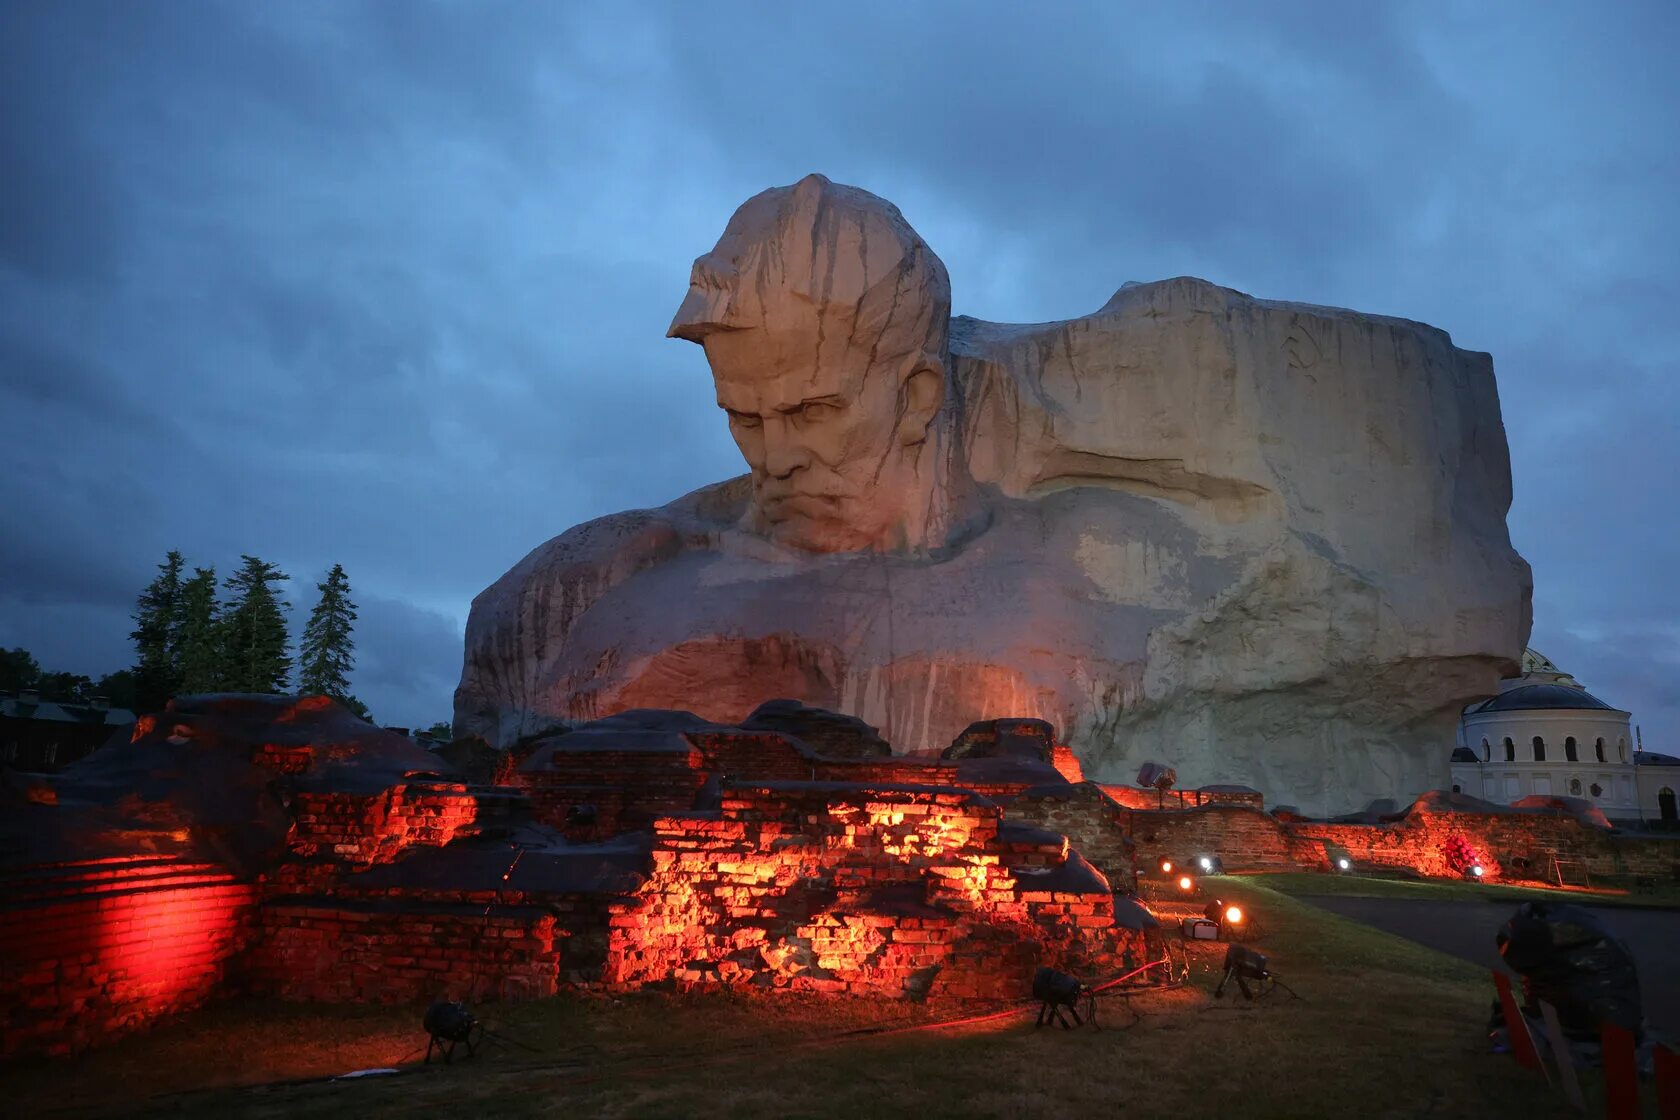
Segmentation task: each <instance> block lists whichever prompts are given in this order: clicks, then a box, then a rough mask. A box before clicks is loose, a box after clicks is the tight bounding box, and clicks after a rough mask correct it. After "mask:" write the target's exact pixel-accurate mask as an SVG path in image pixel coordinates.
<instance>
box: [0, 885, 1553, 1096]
mask: <svg viewBox="0 0 1680 1120" xmlns="http://www.w3.org/2000/svg"><path fill="white" fill-rule="evenodd" d="M1275 878H1277V877H1273V876H1268V877H1265V878H1264V879H1253V880H1238V879H1224V880H1220V881H1219V883H1218V884H1217V889H1218V890H1219V891H1220V894H1221V897H1223V898H1225V899H1226V900H1227V901H1228V902H1238V903H1240V904H1241V905H1243V906H1244V907H1246V908H1247V909H1248V911H1249V913H1250V914H1251V915H1252V917H1253V925H1252V927H1251V932H1252V935H1253V936H1254V937H1255V938H1256V939H1257V940H1256V945H1257V947H1259V948H1260V949H1262V950H1263V951H1264V952H1266V953H1267V954H1268V955H1269V956H1270V958H1271V961H1272V965H1273V968H1274V970H1275V971H1276V972H1277V974H1278V975H1279V976H1281V977H1282V978H1283V979H1285V980H1286V981H1287V982H1288V984H1289V985H1290V986H1291V987H1292V988H1294V989H1295V990H1296V991H1297V992H1298V993H1299V994H1300V995H1301V997H1302V999H1301V1000H1292V999H1290V998H1289V996H1288V995H1287V994H1285V993H1284V992H1282V991H1279V992H1276V993H1274V994H1273V995H1272V996H1270V997H1268V998H1267V999H1266V1000H1263V1001H1259V1002H1256V1003H1252V1004H1249V1003H1245V1002H1243V1001H1241V1000H1240V998H1234V997H1233V996H1227V998H1226V999H1225V1000H1223V1001H1215V1000H1213V999H1212V997H1211V995H1210V993H1211V990H1212V988H1213V986H1214V984H1215V983H1216V981H1217V978H1218V977H1217V966H1218V963H1219V960H1220V959H1221V958H1222V956H1223V954H1224V949H1225V946H1223V945H1217V944H1204V945H1200V946H1196V947H1195V949H1194V952H1193V955H1192V960H1191V972H1190V976H1189V982H1188V984H1187V985H1186V986H1184V987H1182V988H1180V989H1177V990H1172V991H1166V992H1159V993H1154V994H1150V995H1144V996H1137V997H1133V998H1132V1000H1131V1003H1132V1006H1133V1010H1134V1011H1135V1012H1137V1013H1138V1014H1139V1015H1141V1018H1140V1019H1138V1020H1137V1021H1136V1022H1135V1023H1132V1016H1131V1015H1129V1014H1128V1013H1127V1011H1126V1009H1125V1007H1124V1006H1123V1005H1122V1002H1121V1001H1120V1000H1106V1001H1104V1002H1103V1004H1102V1005H1101V1008H1100V1010H1101V1016H1100V1017H1101V1019H1102V1020H1103V1024H1104V1029H1102V1030H1078V1031H1067V1032H1064V1031H1061V1030H1042V1031H1035V1030H1034V1029H1033V1027H1032V1017H1031V1014H1030V1013H1024V1014H1020V1015H1016V1016H1013V1017H1010V1018H1008V1019H1006V1020H1002V1021H996V1022H991V1023H983V1024H977V1025H974V1026H971V1027H968V1028H959V1029H943V1030H918V1031H903V1030H900V1028H906V1027H916V1026H919V1025H925V1024H927V1023H930V1022H931V1021H933V1020H934V1019H936V1018H937V1017H938V1016H940V1015H942V1014H948V1013H949V1012H950V1009H948V1008H939V1007H932V1008H926V1007H915V1006H911V1005H907V1004H902V1003H882V1002H873V1001H864V1000H850V999H838V1000H836V999H822V998H817V997H799V996H778V995H767V996H746V995H729V994H708V995H693V996H680V995H670V994H660V993H653V992H643V993H639V994H637V995H635V996H632V997H627V998H623V999H602V998H586V997H578V996H563V997H559V998H555V999H551V1000H545V1001H541V1002H537V1003H529V1004H522V1005H487V1006H485V1007H483V1008H480V1009H479V1010H480V1011H481V1012H483V1013H484V1015H485V1017H486V1021H487V1022H488V1023H489V1024H490V1025H491V1026H492V1027H493V1028H494V1029H496V1030H499V1031H502V1032H504V1033H505V1034H507V1035H508V1036H509V1037H511V1038H516V1039H519V1040H521V1041H523V1042H525V1043H527V1044H529V1045H531V1046H533V1047H535V1048H536V1049H537V1050H538V1051H539V1052H540V1053H538V1054H530V1053H527V1052H525V1051H523V1050H519V1049H517V1048H494V1047H493V1048H491V1049H489V1050H487V1051H485V1052H483V1053H482V1054H481V1055H480V1057H479V1058H476V1059H474V1060H472V1061H466V1062H457V1063H456V1064H455V1065H453V1066H449V1067H442V1066H433V1067H430V1068H427V1069H423V1070H422V1069H416V1070H414V1071H413V1072H409V1073H405V1074H403V1075H402V1076H398V1077H388V1078H379V1079H369V1080H364V1081H352V1082H322V1081H318V1080H317V1081H312V1082H307V1083H291V1084H269V1085H266V1086H263V1087H255V1086H254V1084H253V1083H259V1082H275V1081H281V1080H292V1079H298V1078H320V1077H322V1076H325V1075H329V1074H332V1073H340V1072H346V1071H348V1070H351V1069H356V1068H363V1067H368V1066H375V1065H386V1064H395V1063H397V1062H398V1061H399V1060H402V1059H404V1058H405V1056H406V1057H407V1058H408V1060H409V1061H414V1060H417V1058H418V1050H419V1048H421V1047H422V1046H423V1044H424V1039H423V1038H422V1037H421V1036H420V1031H419V1029H418V1021H419V1009H418V1008H412V1007H410V1008H373V1009H329V1008H308V1007H295V1006H285V1005H278V1004H272V1003H257V1002H245V1003H233V1004H226V1005H223V1006H220V1007H217V1008H213V1009H210V1010H207V1011H204V1012H201V1013H199V1014H197V1015H194V1016H191V1017H188V1018H186V1019H183V1020H180V1021H177V1022H175V1023H172V1024H169V1025H166V1026H164V1027H161V1028H159V1029H157V1030H155V1031H152V1032H149V1033H147V1034H145V1035H142V1036H136V1037H133V1038H129V1039H127V1040H124V1041H123V1042H120V1043H118V1044H116V1045H114V1046H112V1047H109V1048H107V1049H104V1050H101V1051H97V1052H94V1053H91V1054H88V1055H84V1056H83V1057H81V1058H79V1059H76V1060H75V1061H73V1062H69V1063H56V1064H50V1065H44V1066H38V1067H30V1068H20V1067H13V1068H10V1069H6V1070H0V1100H6V1101H7V1102H8V1106H9V1108H12V1109H16V1111H15V1112H14V1113H13V1114H14V1115H30V1116H34V1115H52V1114H54V1112H55V1110H59V1109H68V1110H70V1111H72V1112H76V1113H100V1114H108V1113H140V1114H169V1115H182V1116H202V1117H212V1116H214V1117H223V1116H250V1117H281V1116H286V1117H291V1116H306V1117H355V1118H357V1120H362V1118H365V1117H375V1116H378V1117H384V1116H417V1117H418V1116H425V1117H436V1116H446V1115H447V1116H453V1115H463V1114H467V1113H469V1112H471V1113H481V1114H484V1115H493V1116H508V1117H573V1116H591V1117H593V1116H601V1117H654V1118H657V1117H694V1116H713V1115H716V1116H731V1117H846V1118H848V1120H859V1118H868V1117H875V1116H886V1115H904V1116H915V1117H918V1118H927V1120H935V1118H940V1117H967V1116H1001V1117H1021V1118H1026V1117H1045V1118H1049V1117H1063V1116H1077V1115H1081V1114H1083V1113H1085V1112H1086V1111H1090V1112H1091V1113H1092V1114H1093V1115H1096V1114H1102V1115H1114V1114H1116V1113H1120V1114H1123V1115H1131V1116H1168V1115H1174V1114H1181V1113H1182V1114H1191V1113H1195V1114H1197V1115H1202V1116H1210V1117H1219V1116H1241V1117H1243V1118H1244V1120H1255V1118H1267V1117H1340V1116H1360V1117H1387V1116H1392V1117H1413V1116H1423V1115H1430V1116H1471V1115H1474V1116H1521V1117H1525V1118H1535V1117H1545V1116H1563V1115H1565V1114H1566V1113H1567V1110H1566V1108H1565V1106H1564V1105H1563V1103H1562V1101H1561V1099H1560V1098H1558V1097H1557V1096H1555V1095H1554V1094H1552V1093H1551V1092H1550V1091H1549V1090H1548V1089H1547V1088H1546V1086H1545V1084H1544V1082H1543V1081H1542V1080H1541V1079H1540V1078H1539V1077H1538V1076H1537V1075H1531V1074H1528V1073H1526V1072H1525V1071H1523V1070H1521V1069H1519V1068H1518V1067H1517V1066H1516V1064H1515V1062H1513V1061H1512V1060H1511V1059H1510V1058H1509V1057H1504V1056H1498V1055H1493V1054H1490V1053H1488V1052H1487V1045H1486V1041H1485V1037H1484V1032H1483V1027H1484V1025H1485V1023H1486V1020H1487V1014H1488V1005H1489V1001H1490V999H1491V997H1492V989H1491V985H1490V984H1489V982H1488V978H1487V974H1486V972H1484V971H1483V970H1481V969H1479V968H1477V967H1475V966H1473V965H1470V964H1466V963H1464V962H1461V961H1458V960H1455V959H1453V958H1450V957H1447V956H1444V955H1442V954H1439V953H1435V952H1433V951H1431V950H1428V949H1425V948H1423V947H1422V946H1419V945H1416V944H1414V943H1412V942H1409V941H1405V940H1403V939H1401V938H1397V937H1392V936H1390V935H1387V934H1384V933H1380V932H1378V931H1376V930H1373V929H1371V928H1369V927H1366V926H1363V925H1359V924H1357V923H1355V922H1351V921H1348V920H1345V919H1342V918H1339V917H1337V916H1335V915H1330V914H1326V913H1324V912H1322V911H1320V910H1317V909H1314V908H1312V907H1310V906H1308V905H1307V904H1305V903H1301V902H1297V901H1295V900H1293V899H1291V898H1289V897H1288V896H1287V895H1286V894H1283V893H1280V892H1279V891H1276V890H1273V889H1272V887H1271V884H1272V882H1273V880H1274V879H1275ZM1178 909H1181V910H1184V911H1185V912H1190V911H1191V910H1198V909H1199V905H1197V904H1180V905H1179V907H1178ZM1173 917H1174V916H1173V915H1172V914H1170V913H1167V914H1163V919H1164V920H1171V919H1172V918H1173ZM1127 1024H1131V1025H1129V1026H1128V1025H1127ZM860 1029H878V1030H882V1031H894V1032H896V1033H880V1034H875V1035H864V1036H859V1035H850V1036H848V1035H846V1034H845V1033H844V1032H848V1031H857V1030H860Z"/></svg>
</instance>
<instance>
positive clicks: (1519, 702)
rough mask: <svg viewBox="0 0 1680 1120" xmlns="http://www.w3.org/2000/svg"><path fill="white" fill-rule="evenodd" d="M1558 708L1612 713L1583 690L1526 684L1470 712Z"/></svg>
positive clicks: (1560, 686) (1479, 705)
mask: <svg viewBox="0 0 1680 1120" xmlns="http://www.w3.org/2000/svg"><path fill="white" fill-rule="evenodd" d="M1561 708H1597V709H1600V710H1602V711H1607V712H1614V711H1619V710H1620V709H1618V708H1612V707H1611V706H1610V705H1608V704H1606V703H1605V702H1604V701H1602V700H1600V699H1599V698H1598V697H1596V696H1594V695H1593V694H1592V693H1590V692H1588V691H1587V690H1586V689H1584V688H1571V687H1570V686H1569V685H1566V684H1525V685H1518V686H1517V687H1516V688H1511V689H1507V690H1506V691H1504V692H1501V693H1500V694H1499V695H1498V696H1495V697H1494V698H1493V699H1491V700H1487V701H1484V702H1483V703H1481V704H1478V705H1476V706H1475V707H1474V708H1471V709H1470V711H1471V712H1524V711H1535V710H1547V709H1552V710H1555V709H1561Z"/></svg>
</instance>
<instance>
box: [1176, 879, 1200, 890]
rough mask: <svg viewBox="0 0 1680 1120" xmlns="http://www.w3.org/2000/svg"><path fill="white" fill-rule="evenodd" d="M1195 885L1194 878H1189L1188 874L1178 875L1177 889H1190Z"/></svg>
mask: <svg viewBox="0 0 1680 1120" xmlns="http://www.w3.org/2000/svg"><path fill="white" fill-rule="evenodd" d="M1195 885H1196V880H1194V879H1192V878H1190V876H1188V875H1180V876H1179V877H1178V889H1179V890H1181V891H1187V890H1191V889H1193V888H1194V887H1195Z"/></svg>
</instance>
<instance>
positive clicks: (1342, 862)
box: [1336, 856, 1353, 871]
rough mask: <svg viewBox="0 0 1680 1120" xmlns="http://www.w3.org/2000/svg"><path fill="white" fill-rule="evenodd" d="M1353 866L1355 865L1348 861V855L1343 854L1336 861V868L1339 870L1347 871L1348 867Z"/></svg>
mask: <svg viewBox="0 0 1680 1120" xmlns="http://www.w3.org/2000/svg"><path fill="white" fill-rule="evenodd" d="M1352 866H1353V864H1351V863H1349V862H1348V858H1347V857H1346V856H1343V857H1341V858H1340V859H1338V860H1337V861H1336V870H1337V871H1346V870H1347V869H1348V868H1350V867H1352Z"/></svg>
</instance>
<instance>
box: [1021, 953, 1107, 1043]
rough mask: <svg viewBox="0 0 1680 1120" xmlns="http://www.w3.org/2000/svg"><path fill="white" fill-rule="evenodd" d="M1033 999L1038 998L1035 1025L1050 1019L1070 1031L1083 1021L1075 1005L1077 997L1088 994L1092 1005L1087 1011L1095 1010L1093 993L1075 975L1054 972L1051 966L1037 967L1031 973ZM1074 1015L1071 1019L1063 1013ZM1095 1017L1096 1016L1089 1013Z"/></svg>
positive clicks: (1042, 1023) (1043, 1023) (1040, 1024)
mask: <svg viewBox="0 0 1680 1120" xmlns="http://www.w3.org/2000/svg"><path fill="white" fill-rule="evenodd" d="M1032 993H1033V998H1034V999H1036V1000H1038V1025H1039V1026H1041V1027H1042V1026H1044V1025H1045V1024H1046V1023H1048V1022H1049V1021H1050V1020H1051V1019H1054V1020H1055V1021H1056V1022H1058V1023H1060V1024H1061V1025H1062V1029H1063V1030H1072V1029H1073V1028H1074V1027H1075V1026H1079V1025H1082V1024H1083V1023H1084V1022H1085V1020H1083V1019H1081V1018H1080V1017H1079V1008H1078V1007H1076V1006H1075V1004H1077V1003H1078V1002H1079V997H1080V996H1087V997H1088V998H1089V999H1090V1001H1091V1005H1092V1006H1091V1007H1088V1008H1087V1011H1090V1012H1094V1010H1095V999H1096V997H1095V995H1094V994H1093V993H1092V992H1091V990H1090V989H1089V988H1087V987H1086V986H1085V985H1084V984H1082V983H1080V982H1079V978H1078V977H1077V976H1069V975H1068V974H1067V973H1065V972H1057V971H1056V970H1055V969H1053V968H1040V969H1039V970H1038V971H1037V972H1036V973H1034V974H1033V985H1032ZM1064 1011H1065V1012H1066V1013H1067V1014H1068V1015H1071V1016H1072V1017H1073V1022H1071V1023H1070V1022H1068V1021H1067V1019H1065V1018H1063V1014H1062V1013H1063V1012H1064ZM1092 1017H1093V1018H1095V1015H1094V1014H1093V1016H1092Z"/></svg>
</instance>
